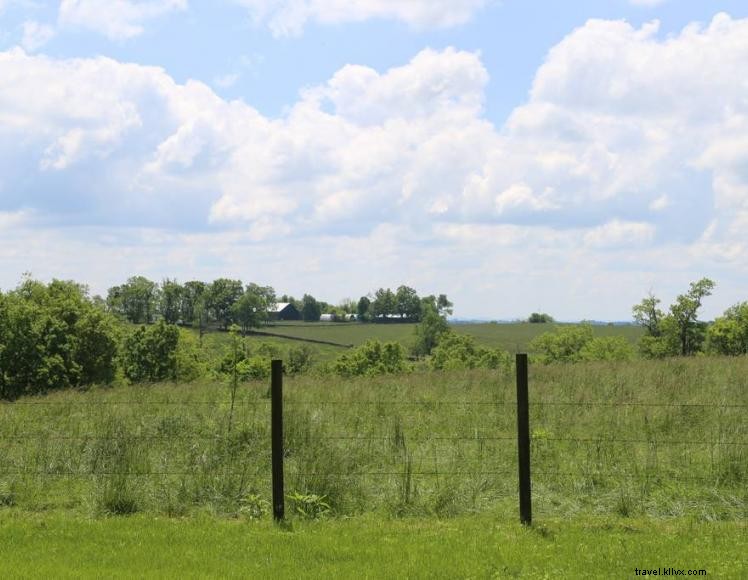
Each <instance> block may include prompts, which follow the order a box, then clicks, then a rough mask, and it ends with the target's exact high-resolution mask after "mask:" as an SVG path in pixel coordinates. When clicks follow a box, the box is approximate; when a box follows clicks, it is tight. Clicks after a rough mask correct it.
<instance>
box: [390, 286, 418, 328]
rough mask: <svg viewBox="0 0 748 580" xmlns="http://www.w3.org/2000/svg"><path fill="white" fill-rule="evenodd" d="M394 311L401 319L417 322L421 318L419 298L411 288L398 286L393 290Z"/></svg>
mask: <svg viewBox="0 0 748 580" xmlns="http://www.w3.org/2000/svg"><path fill="white" fill-rule="evenodd" d="M395 311H396V313H397V314H398V315H399V316H400V318H401V319H404V320H411V321H414V322H418V320H419V319H420V318H421V299H420V298H419V297H418V294H417V293H416V291H415V290H414V289H413V288H410V287H408V286H400V287H398V289H397V291H396V292H395Z"/></svg>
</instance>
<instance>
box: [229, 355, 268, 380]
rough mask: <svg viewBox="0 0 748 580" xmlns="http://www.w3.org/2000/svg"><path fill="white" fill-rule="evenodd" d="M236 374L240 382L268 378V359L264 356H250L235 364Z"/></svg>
mask: <svg viewBox="0 0 748 580" xmlns="http://www.w3.org/2000/svg"><path fill="white" fill-rule="evenodd" d="M236 372H237V374H238V375H239V379H240V380H242V381H248V380H252V379H254V380H259V379H266V378H268V377H269V376H270V359H269V358H267V357H264V356H257V355H255V356H251V357H249V358H245V359H242V360H241V361H239V362H238V363H237V364H236Z"/></svg>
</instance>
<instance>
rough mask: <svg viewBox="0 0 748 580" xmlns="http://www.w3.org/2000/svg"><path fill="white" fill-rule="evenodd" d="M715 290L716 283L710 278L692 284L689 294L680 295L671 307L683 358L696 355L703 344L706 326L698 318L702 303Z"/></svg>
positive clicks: (671, 314)
mask: <svg viewBox="0 0 748 580" xmlns="http://www.w3.org/2000/svg"><path fill="white" fill-rule="evenodd" d="M713 289H714V282H712V281H711V280H710V279H709V278H702V279H701V280H699V281H697V282H691V287H690V288H689V290H688V292H686V293H685V294H680V295H678V297H677V298H676V299H675V303H674V304H673V305H672V306H670V316H672V318H673V320H674V321H675V324H676V329H677V333H678V340H679V344H680V354H681V355H682V356H686V355H690V354H694V353H695V352H697V351H698V350H699V348H700V346H701V343H702V342H703V339H704V333H705V325H703V324H699V323H698V320H697V316H698V312H699V308H701V302H702V301H703V299H704V298H706V297H707V296H711V294H712V290H713Z"/></svg>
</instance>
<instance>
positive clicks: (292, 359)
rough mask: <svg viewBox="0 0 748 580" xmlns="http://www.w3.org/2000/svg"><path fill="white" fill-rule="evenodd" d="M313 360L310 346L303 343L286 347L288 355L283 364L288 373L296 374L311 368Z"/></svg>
mask: <svg viewBox="0 0 748 580" xmlns="http://www.w3.org/2000/svg"><path fill="white" fill-rule="evenodd" d="M313 362H314V358H313V351H312V349H311V347H310V346H308V345H306V344H304V345H302V346H292V347H291V348H289V349H288V357H287V358H286V364H285V365H284V366H285V370H286V372H287V373H288V374H289V375H298V374H301V373H305V372H306V371H308V370H309V369H310V368H312V363H313Z"/></svg>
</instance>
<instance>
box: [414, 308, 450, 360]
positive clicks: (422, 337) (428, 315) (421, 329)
mask: <svg viewBox="0 0 748 580" xmlns="http://www.w3.org/2000/svg"><path fill="white" fill-rule="evenodd" d="M414 332H415V337H416V339H415V344H414V345H413V354H414V355H416V356H427V355H429V354H431V351H432V350H433V348H434V347H435V346H436V345H437V344H438V343H439V341H440V340H441V338H442V336H444V335H445V334H446V333H448V332H449V325H448V324H447V319H446V318H445V317H444V316H442V315H440V314H439V313H438V312H437V311H436V308H435V307H427V308H426V309H425V313H424V314H423V315H422V318H421V322H420V323H419V324H418V325H416V328H415V331H414Z"/></svg>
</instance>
